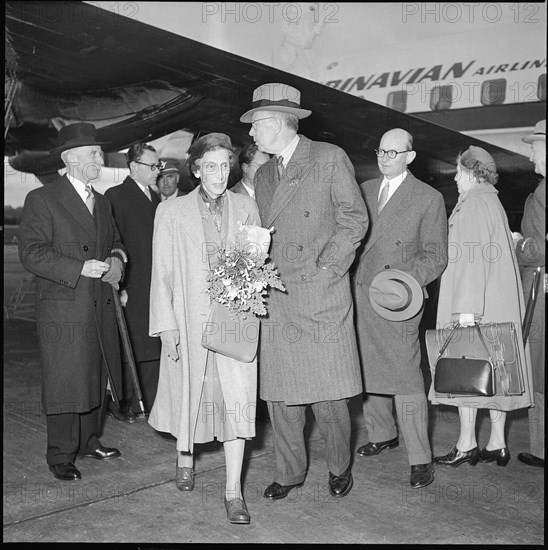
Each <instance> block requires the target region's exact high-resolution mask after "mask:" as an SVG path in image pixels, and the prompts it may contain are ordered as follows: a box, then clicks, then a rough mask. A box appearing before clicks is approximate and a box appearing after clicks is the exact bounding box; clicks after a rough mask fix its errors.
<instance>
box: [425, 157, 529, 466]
mask: <svg viewBox="0 0 548 550" xmlns="http://www.w3.org/2000/svg"><path fill="white" fill-rule="evenodd" d="M497 180H498V174H497V172H496V165H495V161H494V159H493V157H492V156H491V155H490V154H489V153H488V152H487V151H485V150H484V149H481V148H480V147H474V146H472V147H469V148H468V149H467V150H466V151H465V152H464V153H462V154H461V155H460V156H459V157H458V159H457V174H456V176H455V181H456V183H457V186H458V190H459V200H458V202H457V205H456V206H455V208H454V210H453V212H452V214H451V216H450V218H449V239H448V240H449V263H448V265H447V268H446V270H445V271H444V272H443V275H442V277H441V284H440V293H439V302H438V315H437V327H438V328H443V329H445V328H448V327H449V326H451V325H452V324H454V323H455V322H459V323H460V325H461V326H469V325H473V324H474V322H476V323H477V322H481V323H503V322H513V323H514V325H515V327H516V329H517V333H518V335H517V336H518V345H519V346H520V347H521V348H522V349H521V356H522V357H525V365H524V372H523V381H524V390H525V391H524V392H523V394H521V395H509V396H501V395H495V396H493V397H478V396H468V397H449V396H447V394H436V392H435V391H434V386H433V384H432V387H431V388H430V393H429V399H430V401H431V402H432V403H433V404H446V405H453V406H456V407H458V409H459V415H460V434H459V438H458V440H457V443H456V444H455V445H454V446H453V448H452V449H451V450H450V451H449V453H448V454H446V455H444V456H437V457H435V458H434V462H436V463H438V464H442V465H447V466H454V467H456V466H460V465H461V464H463V463H464V462H469V463H470V465H472V466H474V465H476V464H477V462H478V461H481V462H492V461H495V460H496V462H497V464H498V465H499V466H506V464H508V461H509V460H510V452H509V451H508V448H507V446H506V442H505V434H504V428H505V422H506V414H507V412H508V411H511V410H515V409H519V408H523V407H530V406H531V403H532V387H531V365H530V360H529V353H528V352H527V353H525V350H524V349H523V338H522V332H521V322H522V319H523V315H524V313H525V307H524V300H523V292H522V287H521V280H520V274H519V270H518V267H517V261H516V258H515V252H514V249H513V245H512V237H511V233H510V229H509V227H508V219H507V217H506V213H505V212H504V209H503V207H502V204H501V203H500V200H499V199H498V197H497V193H498V192H497V190H496V189H495V187H494V185H495V184H496V183H497ZM478 409H489V415H490V419H491V433H490V436H489V441H488V442H487V444H486V446H485V447H484V448H483V449H482V450H481V451H480V449H479V447H478V444H477V441H476V417H477V412H478Z"/></svg>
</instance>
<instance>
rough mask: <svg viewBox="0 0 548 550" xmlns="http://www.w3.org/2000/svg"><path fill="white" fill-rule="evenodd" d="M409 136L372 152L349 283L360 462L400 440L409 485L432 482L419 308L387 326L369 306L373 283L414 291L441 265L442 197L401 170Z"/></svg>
mask: <svg viewBox="0 0 548 550" xmlns="http://www.w3.org/2000/svg"><path fill="white" fill-rule="evenodd" d="M415 154H416V153H415V152H414V151H413V138H412V136H411V135H410V134H409V133H408V132H406V131H405V130H401V129H394V130H389V131H388V132H386V133H385V134H384V135H383V136H382V138H381V142H380V146H379V149H378V150H377V164H378V166H379V169H380V171H381V174H382V175H381V176H380V177H378V178H376V179H373V180H369V181H366V182H364V183H362V184H361V185H360V187H361V190H362V193H363V196H364V198H365V202H366V204H367V209H368V213H369V219H370V225H369V231H368V234H367V235H366V238H365V242H364V247H363V250H362V251H361V253H360V257H359V261H358V264H357V268H356V272H355V276H354V279H353V280H354V296H355V306H356V328H357V332H358V344H359V349H360V355H361V363H362V374H363V380H364V388H365V392H366V397H365V400H364V406H363V412H364V419H365V426H366V428H367V431H368V435H369V439H370V441H369V442H368V443H367V444H366V445H363V446H362V447H360V448H359V449H358V454H359V455H361V456H371V455H376V454H378V453H379V452H381V451H382V450H384V449H387V448H393V447H396V446H397V445H398V443H399V441H398V431H397V427H396V422H395V420H394V416H393V405H394V404H395V407H396V413H397V417H398V421H399V426H400V430H401V432H402V433H403V436H404V439H405V444H406V447H407V454H408V459H409V464H410V465H411V479H410V483H411V486H412V487H414V488H420V487H424V486H426V485H428V484H430V483H432V481H433V480H434V473H433V472H434V468H433V465H432V452H431V449H430V444H429V441H428V434H427V427H428V418H427V417H428V407H427V402H426V394H425V387H424V380H423V376H422V372H421V370H420V345H419V323H420V320H421V317H422V309H421V310H420V311H419V312H418V313H417V314H416V315H415V316H414V317H412V318H411V319H406V320H405V321H403V320H389V319H386V318H384V317H383V316H381V315H379V313H378V312H377V311H375V309H374V308H373V307H372V305H371V302H370V299H369V290H370V287H371V282H372V281H373V279H374V277H375V276H376V275H378V274H379V273H380V272H382V271H384V270H390V269H395V270H399V271H403V272H404V273H406V274H408V275H410V276H411V277H413V278H414V279H415V280H416V281H418V283H419V284H420V286H421V287H422V288H423V289H425V288H426V285H428V284H429V283H430V282H432V281H434V280H435V279H436V278H438V277H439V276H440V275H441V274H442V272H443V270H444V269H445V266H446V265H447V215H446V212H445V205H444V200H443V196H442V195H441V193H439V192H438V191H436V190H435V189H433V188H432V187H430V186H429V185H426V184H425V183H423V182H421V181H419V180H418V179H417V178H415V177H414V176H413V174H411V173H410V172H409V170H408V169H407V165H408V164H409V163H411V162H412V161H413V159H414V158H415Z"/></svg>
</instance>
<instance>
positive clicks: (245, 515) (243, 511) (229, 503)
mask: <svg viewBox="0 0 548 550" xmlns="http://www.w3.org/2000/svg"><path fill="white" fill-rule="evenodd" d="M225 508H226V517H227V518H228V521H230V523H240V524H242V523H249V522H250V521H251V516H250V515H249V512H248V511H247V506H246V505H245V502H244V499H242V498H232V499H230V500H226V497H225Z"/></svg>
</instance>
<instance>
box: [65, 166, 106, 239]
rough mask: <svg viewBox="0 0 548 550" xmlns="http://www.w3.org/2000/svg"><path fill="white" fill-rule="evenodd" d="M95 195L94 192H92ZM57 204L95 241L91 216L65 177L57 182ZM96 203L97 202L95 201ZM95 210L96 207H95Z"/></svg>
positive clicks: (94, 228) (93, 221) (94, 230)
mask: <svg viewBox="0 0 548 550" xmlns="http://www.w3.org/2000/svg"><path fill="white" fill-rule="evenodd" d="M94 194H95V192H94ZM58 197H59V202H60V203H61V204H62V206H63V207H64V208H65V209H66V210H67V211H68V212H69V214H70V216H71V217H72V218H73V219H74V221H75V223H76V225H77V226H78V227H81V228H82V229H83V230H84V231H85V232H86V233H87V234H88V235H89V237H90V238H93V239H95V233H96V226H95V220H94V218H93V216H92V215H91V214H90V213H89V210H88V209H87V206H86V205H85V203H84V201H83V200H82V199H81V198H80V195H78V193H77V191H76V189H74V186H73V185H72V183H70V181H69V179H68V178H67V177H66V176H63V178H62V179H61V181H60V182H59V195H58ZM96 203H97V201H96ZM95 208H97V206H96V207H95Z"/></svg>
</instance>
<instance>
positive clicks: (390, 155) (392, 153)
mask: <svg viewBox="0 0 548 550" xmlns="http://www.w3.org/2000/svg"><path fill="white" fill-rule="evenodd" d="M409 151H410V149H407V150H406V151H394V149H390V150H389V151H385V150H384V149H375V153H376V155H377V156H378V157H381V158H382V157H384V155H385V154H387V155H388V158H389V159H395V158H396V157H397V156H398V155H400V154H401V153H409Z"/></svg>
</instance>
